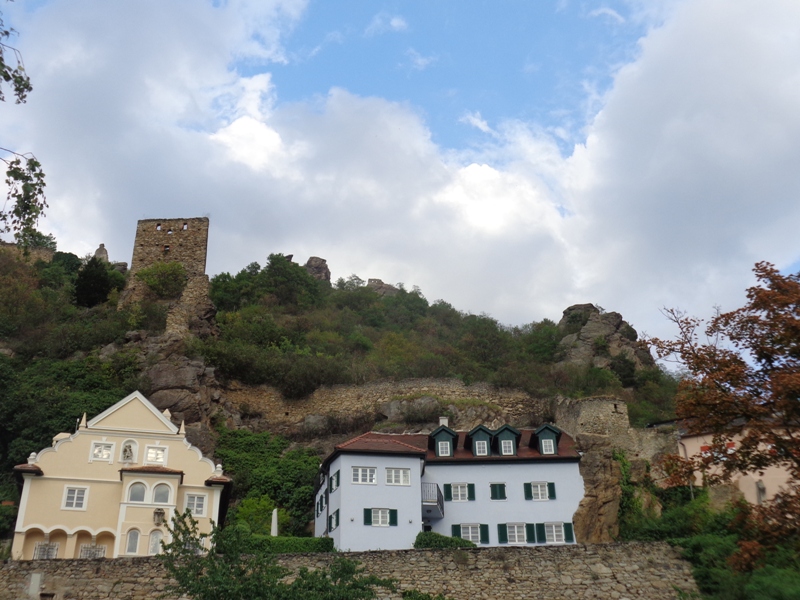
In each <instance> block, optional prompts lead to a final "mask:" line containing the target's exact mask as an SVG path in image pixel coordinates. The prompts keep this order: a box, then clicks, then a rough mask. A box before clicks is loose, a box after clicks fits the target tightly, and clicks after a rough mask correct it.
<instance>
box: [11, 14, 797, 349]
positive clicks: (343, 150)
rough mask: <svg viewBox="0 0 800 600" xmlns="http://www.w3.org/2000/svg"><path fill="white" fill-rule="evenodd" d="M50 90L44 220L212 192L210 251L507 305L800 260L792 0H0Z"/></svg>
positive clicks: (174, 208) (625, 303) (98, 225)
mask: <svg viewBox="0 0 800 600" xmlns="http://www.w3.org/2000/svg"><path fill="white" fill-rule="evenodd" d="M3 16H4V18H5V20H6V23H7V24H9V25H11V26H13V27H15V28H16V29H17V30H18V31H19V36H18V37H17V38H16V39H15V40H13V42H14V44H15V45H16V46H17V47H18V48H19V50H20V51H21V52H22V54H23V56H24V59H25V65H26V68H27V70H28V72H29V74H30V75H31V78H32V81H33V86H34V90H33V92H32V93H31V94H30V96H29V100H28V102H27V103H26V104H24V105H15V104H13V103H8V102H6V103H5V104H3V105H0V146H2V147H11V148H15V149H17V150H19V151H31V152H33V153H35V155H36V156H37V157H38V158H39V159H40V160H41V161H42V163H43V165H44V168H45V171H46V173H47V191H48V200H49V203H50V209H49V211H48V214H47V217H46V219H44V220H43V221H42V223H41V228H42V230H44V231H45V232H52V233H53V234H54V235H55V236H56V238H57V240H58V243H59V247H60V249H62V250H66V251H70V252H74V253H76V254H78V255H84V254H86V253H90V252H93V251H94V249H95V248H97V246H98V245H99V244H100V243H105V245H106V247H107V248H108V251H109V253H110V255H111V258H112V259H113V260H120V261H130V256H131V252H132V246H133V237H134V232H135V223H136V221H137V220H138V219H144V218H168V217H192V216H203V215H206V216H209V217H210V219H211V229H210V240H209V253H208V272H209V274H210V275H214V274H216V273H219V272H222V271H231V272H236V271H238V270H240V269H241V268H243V267H244V266H245V265H247V264H248V263H250V262H253V261H258V262H260V263H262V264H263V263H264V261H265V259H266V257H267V255H268V254H270V253H272V252H283V253H285V254H293V255H294V256H295V260H297V261H298V262H300V263H304V262H305V261H306V260H307V258H308V257H310V256H320V257H323V258H325V259H327V261H328V263H329V265H330V268H331V271H332V272H333V277H334V279H335V278H337V277H347V276H349V275H350V274H352V273H355V274H358V275H359V276H360V277H362V278H363V279H366V278H370V277H375V278H380V279H383V280H384V281H387V282H390V283H397V282H404V283H405V284H406V285H408V286H411V285H418V286H420V288H421V289H422V291H423V293H424V294H425V295H426V296H427V298H428V299H429V300H431V301H434V300H436V299H439V298H441V299H445V300H447V301H449V302H450V303H452V304H453V305H454V306H456V307H457V308H459V309H461V310H464V311H469V312H473V313H484V312H485V313H488V314H491V315H492V316H494V317H496V318H497V319H499V320H500V321H501V322H503V323H507V324H522V323H527V322H530V321H533V320H540V319H542V318H550V319H554V320H558V319H559V317H560V315H561V312H562V311H563V310H564V309H565V308H566V307H568V306H569V305H571V304H575V303H583V302H593V303H596V304H599V305H600V306H602V307H604V308H605V309H606V310H610V311H611V310H613V311H618V312H620V313H622V315H623V316H624V317H625V318H626V319H627V320H629V321H630V322H631V323H632V324H633V325H634V327H636V328H637V329H638V330H640V331H645V332H647V333H649V334H653V335H670V334H671V333H673V332H672V331H671V329H670V325H669V323H668V322H666V320H665V319H664V317H663V315H662V314H661V313H660V311H659V309H661V308H662V307H676V308H680V309H684V310H686V311H687V312H688V313H690V314H695V315H698V316H707V315H709V314H711V313H712V311H713V307H714V306H719V307H721V308H722V309H723V310H725V309H731V308H735V307H737V306H739V305H741V304H742V302H743V301H744V290H745V288H746V287H747V286H748V285H752V283H753V281H754V280H753V277H752V272H751V270H752V267H753V265H754V264H755V263H756V262H758V261H761V260H767V261H770V262H773V263H774V264H776V265H777V266H778V267H779V268H781V269H784V270H786V269H796V268H797V266H798V264H799V261H800V238H798V236H797V231H798V228H800V202H798V198H800V170H798V168H797V165H798V164H800V146H799V145H798V144H797V139H799V138H800V111H798V110H797V107H798V106H800V85H799V84H798V82H800V35H798V29H797V23H800V3H798V2H797V1H796V0H771V1H770V2H768V3H764V2H760V1H758V0H737V2H735V3H731V2H729V1H728V0H616V1H611V0H608V1H606V0H559V1H552V2H549V1H543V0H542V1H539V0H536V1H533V0H528V1H524V2H523V1H521V0H509V1H500V2H498V1H495V2H482V1H471V0H462V1H459V2H455V1H447V0H439V1H436V2H434V1H427V2H423V1H406V2H399V1H397V2H380V1H371V2H367V1H361V2H356V1H337V2H331V1H322V0H227V1H225V2H222V1H212V0H191V1H190V0H176V1H173V2H163V1H156V0H138V1H136V2H134V1H133V0H119V1H115V2H106V1H101V0H40V1H37V2H15V3H8V4H4V7H3Z"/></svg>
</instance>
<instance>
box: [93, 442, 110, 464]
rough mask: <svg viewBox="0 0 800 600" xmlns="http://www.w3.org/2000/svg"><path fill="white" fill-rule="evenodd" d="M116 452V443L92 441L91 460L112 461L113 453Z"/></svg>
mask: <svg viewBox="0 0 800 600" xmlns="http://www.w3.org/2000/svg"><path fill="white" fill-rule="evenodd" d="M113 452H114V444H111V443H105V442H93V443H92V457H91V459H90V462H93V461H95V460H98V461H105V462H109V463H110V462H112V460H113V459H112V458H111V455H112V454H113Z"/></svg>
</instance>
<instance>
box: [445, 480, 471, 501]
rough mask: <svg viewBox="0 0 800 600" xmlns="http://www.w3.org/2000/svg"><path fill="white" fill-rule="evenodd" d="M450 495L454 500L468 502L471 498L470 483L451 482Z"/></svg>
mask: <svg viewBox="0 0 800 600" xmlns="http://www.w3.org/2000/svg"><path fill="white" fill-rule="evenodd" d="M450 495H451V496H452V497H453V502H467V501H468V500H469V484H468V483H451V484H450Z"/></svg>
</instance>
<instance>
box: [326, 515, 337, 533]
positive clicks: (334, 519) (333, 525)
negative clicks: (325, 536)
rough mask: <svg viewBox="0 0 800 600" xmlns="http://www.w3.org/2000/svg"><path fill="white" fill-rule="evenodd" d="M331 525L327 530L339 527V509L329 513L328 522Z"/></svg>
mask: <svg viewBox="0 0 800 600" xmlns="http://www.w3.org/2000/svg"><path fill="white" fill-rule="evenodd" d="M329 525H330V526H331V527H330V528H329V529H328V531H333V530H334V529H336V528H338V527H339V511H338V510H335V511H333V513H331V521H330V523H329Z"/></svg>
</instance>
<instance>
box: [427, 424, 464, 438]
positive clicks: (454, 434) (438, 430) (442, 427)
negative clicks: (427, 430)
mask: <svg viewBox="0 0 800 600" xmlns="http://www.w3.org/2000/svg"><path fill="white" fill-rule="evenodd" d="M443 431H445V432H447V433H449V434H450V435H451V436H452V437H454V438H456V437H458V433H457V432H455V431H453V430H452V429H450V428H449V427H448V426H447V425H439V427H437V428H436V429H434V430H433V431H431V437H436V436H437V435H439V434H440V433H441V432H443Z"/></svg>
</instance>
